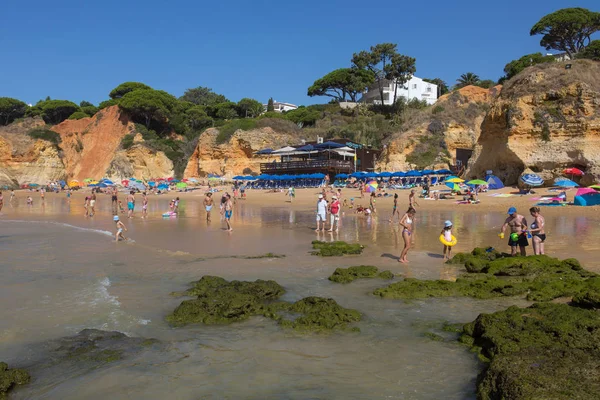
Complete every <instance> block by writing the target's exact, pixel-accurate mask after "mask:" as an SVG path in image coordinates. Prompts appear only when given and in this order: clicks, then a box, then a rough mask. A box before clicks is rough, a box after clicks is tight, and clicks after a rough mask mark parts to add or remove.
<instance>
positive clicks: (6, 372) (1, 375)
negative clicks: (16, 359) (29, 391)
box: [0, 362, 31, 399]
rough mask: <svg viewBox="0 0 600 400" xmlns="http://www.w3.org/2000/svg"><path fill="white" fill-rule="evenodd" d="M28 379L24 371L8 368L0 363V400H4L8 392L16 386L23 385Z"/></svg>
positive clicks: (3, 363) (27, 374)
mask: <svg viewBox="0 0 600 400" xmlns="http://www.w3.org/2000/svg"><path fill="white" fill-rule="evenodd" d="M30 379H31V378H30V376H29V373H28V372H27V371H25V370H24V369H19V368H8V364H6V363H5V362H0V399H3V398H5V396H6V394H7V393H8V391H9V390H11V389H12V388H14V387H15V386H16V385H24V384H26V383H28V382H29V380H30Z"/></svg>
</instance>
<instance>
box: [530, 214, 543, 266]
mask: <svg viewBox="0 0 600 400" xmlns="http://www.w3.org/2000/svg"><path fill="white" fill-rule="evenodd" d="M529 212H530V213H531V216H532V217H533V222H532V223H531V226H530V227H529V233H531V236H532V237H533V238H532V243H533V254H535V255H536V256H537V255H540V254H544V242H545V241H546V231H545V230H544V224H545V223H546V220H545V219H544V217H543V216H542V214H540V208H539V207H531V208H530V209H529Z"/></svg>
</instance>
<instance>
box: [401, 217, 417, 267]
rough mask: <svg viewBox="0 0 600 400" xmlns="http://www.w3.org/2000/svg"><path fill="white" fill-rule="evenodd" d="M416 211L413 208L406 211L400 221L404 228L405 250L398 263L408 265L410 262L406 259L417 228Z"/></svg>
mask: <svg viewBox="0 0 600 400" xmlns="http://www.w3.org/2000/svg"><path fill="white" fill-rule="evenodd" d="M416 212H417V211H416V210H415V209H414V208H412V207H409V209H408V210H407V211H406V213H405V214H404V216H402V219H401V220H400V226H402V239H403V240H404V249H403V250H402V253H401V254H400V259H399V260H398V262H401V263H403V264H406V263H407V262H408V260H407V259H406V255H407V254H408V250H409V249H410V246H411V240H412V235H413V232H414V226H415V214H416Z"/></svg>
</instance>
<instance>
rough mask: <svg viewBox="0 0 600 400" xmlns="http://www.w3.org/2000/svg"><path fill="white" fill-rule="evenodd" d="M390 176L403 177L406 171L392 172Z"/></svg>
mask: <svg viewBox="0 0 600 400" xmlns="http://www.w3.org/2000/svg"><path fill="white" fill-rule="evenodd" d="M392 176H393V177H395V178H404V177H405V176H406V172H402V171H398V172H394V173H393V174H392Z"/></svg>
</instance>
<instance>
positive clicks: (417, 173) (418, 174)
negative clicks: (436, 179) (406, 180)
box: [405, 170, 423, 177]
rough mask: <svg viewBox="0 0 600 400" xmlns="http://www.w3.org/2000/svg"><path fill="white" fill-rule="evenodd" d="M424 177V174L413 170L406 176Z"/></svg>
mask: <svg viewBox="0 0 600 400" xmlns="http://www.w3.org/2000/svg"><path fill="white" fill-rule="evenodd" d="M422 175H423V174H422V173H421V172H420V171H417V170H412V171H408V172H407V173H406V175H405V176H407V177H415V176H422Z"/></svg>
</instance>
